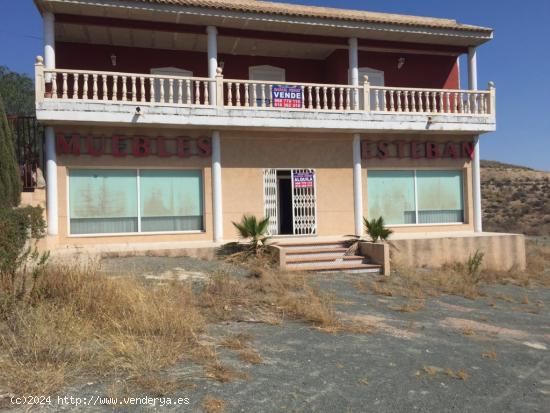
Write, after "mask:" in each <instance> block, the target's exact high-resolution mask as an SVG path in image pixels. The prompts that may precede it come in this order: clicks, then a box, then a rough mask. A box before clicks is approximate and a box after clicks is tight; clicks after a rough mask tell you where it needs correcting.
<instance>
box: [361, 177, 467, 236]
mask: <svg viewBox="0 0 550 413" xmlns="http://www.w3.org/2000/svg"><path fill="white" fill-rule="evenodd" d="M369 170H371V171H412V172H413V176H414V208H415V220H416V223H414V224H386V226H387V227H388V228H401V227H405V228H407V227H413V228H414V227H416V228H418V227H434V226H447V225H448V226H457V225H467V224H468V223H469V220H468V219H467V211H468V209H467V205H466V204H467V203H466V197H465V195H466V190H465V185H466V176H467V175H466V171H465V169H464V168H391V169H389V168H383V167H377V168H367V195H368V184H369ZM417 171H457V172H459V173H460V176H461V181H462V185H461V188H460V191H461V196H462V222H441V223H437V222H435V223H430V224H421V223H418V216H419V214H418V212H419V211H418V183H417V179H416V172H417ZM367 218H368V219H372V217H370V216H369V199H368V196H367Z"/></svg>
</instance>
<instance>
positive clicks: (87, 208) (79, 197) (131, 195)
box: [69, 169, 203, 235]
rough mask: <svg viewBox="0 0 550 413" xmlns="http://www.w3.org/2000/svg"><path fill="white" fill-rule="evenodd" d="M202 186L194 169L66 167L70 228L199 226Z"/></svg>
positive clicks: (142, 229)
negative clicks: (72, 168)
mask: <svg viewBox="0 0 550 413" xmlns="http://www.w3.org/2000/svg"><path fill="white" fill-rule="evenodd" d="M202 186H203V185H202V174H201V172H200V171H189V170H112V169H101V170H92V169H81V170H71V171H70V172H69V219H70V233H71V234H73V235H76V234H122V233H140V232H176V231H202V230H203V196H202Z"/></svg>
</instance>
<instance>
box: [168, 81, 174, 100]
mask: <svg viewBox="0 0 550 413" xmlns="http://www.w3.org/2000/svg"><path fill="white" fill-rule="evenodd" d="M168 103H174V79H168Z"/></svg>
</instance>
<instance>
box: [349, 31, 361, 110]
mask: <svg viewBox="0 0 550 413" xmlns="http://www.w3.org/2000/svg"><path fill="white" fill-rule="evenodd" d="M348 43H349V49H348V57H349V63H348V65H349V70H348V71H349V74H348V76H349V84H350V85H353V86H359V52H358V51H357V38H356V37H352V38H350V39H349V40H348ZM353 100H354V105H355V106H354V107H358V103H359V94H358V93H353Z"/></svg>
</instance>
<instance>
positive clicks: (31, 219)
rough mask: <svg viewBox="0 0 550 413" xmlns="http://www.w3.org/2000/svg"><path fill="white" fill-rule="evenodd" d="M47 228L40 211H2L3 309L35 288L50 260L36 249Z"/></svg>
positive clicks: (0, 276)
mask: <svg viewBox="0 0 550 413" xmlns="http://www.w3.org/2000/svg"><path fill="white" fill-rule="evenodd" d="M45 227H46V223H45V221H44V218H43V209H42V208H40V207H31V206H28V207H24V208H13V209H12V208H0V298H1V302H0V306H3V305H5V304H6V302H13V301H15V300H17V299H20V298H21V297H23V296H24V295H25V294H26V293H27V292H28V291H29V290H30V291H32V289H33V288H34V283H35V281H36V278H37V277H38V275H39V274H40V271H41V269H42V267H43V265H44V264H45V262H46V260H47V259H48V254H47V253H39V252H38V249H37V247H36V243H37V241H38V240H39V239H41V238H43V237H44V235H45ZM29 278H30V281H31V285H30V286H29V285H28V283H29ZM4 309H5V307H4Z"/></svg>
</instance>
